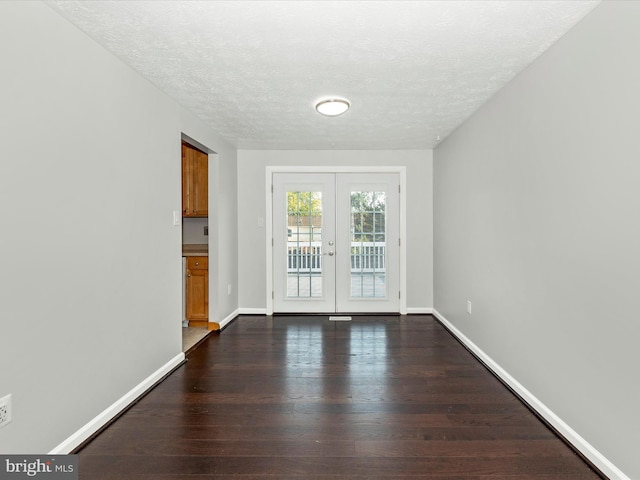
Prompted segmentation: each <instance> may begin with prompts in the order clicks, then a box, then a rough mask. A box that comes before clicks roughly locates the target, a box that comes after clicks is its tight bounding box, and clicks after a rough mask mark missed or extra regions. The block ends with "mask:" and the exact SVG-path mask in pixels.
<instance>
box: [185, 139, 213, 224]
mask: <svg viewBox="0 0 640 480" xmlns="http://www.w3.org/2000/svg"><path fill="white" fill-rule="evenodd" d="M182 216H183V217H207V216H209V156H208V155H207V154H206V153H204V152H201V151H200V150H198V149H197V148H194V147H192V146H191V145H188V144H186V143H183V144H182Z"/></svg>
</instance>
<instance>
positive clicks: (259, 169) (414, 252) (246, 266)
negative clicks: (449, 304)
mask: <svg viewBox="0 0 640 480" xmlns="http://www.w3.org/2000/svg"><path fill="white" fill-rule="evenodd" d="M303 165H304V166H343V167H344V166H357V167H360V166H405V167H406V168H407V239H406V248H407V259H408V260H407V292H406V294H407V307H408V308H409V310H410V311H417V310H421V309H428V308H431V307H432V306H433V296H432V290H433V258H432V237H433V232H432V211H433V206H432V151H431V150H399V151H382V150H370V151H333V150H305V151H294V150H286V151H284V150H239V151H238V232H239V234H238V244H239V263H238V270H239V276H240V278H239V281H240V298H239V300H238V301H239V304H240V307H241V308H242V309H255V311H261V310H264V309H265V308H266V297H267V293H266V256H265V255H266V251H265V247H266V229H265V227H260V226H258V218H263V219H264V218H266V205H265V169H266V167H267V166H303Z"/></svg>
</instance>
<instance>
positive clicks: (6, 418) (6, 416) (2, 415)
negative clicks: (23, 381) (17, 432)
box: [0, 394, 13, 428]
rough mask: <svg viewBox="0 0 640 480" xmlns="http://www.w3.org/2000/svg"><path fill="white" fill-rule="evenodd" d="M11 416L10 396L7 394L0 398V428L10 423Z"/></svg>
mask: <svg viewBox="0 0 640 480" xmlns="http://www.w3.org/2000/svg"><path fill="white" fill-rule="evenodd" d="M12 416H13V411H12V408H11V394H9V395H6V396H4V397H2V398H0V428H2V427H4V426H5V425H7V424H8V423H9V422H11V419H12Z"/></svg>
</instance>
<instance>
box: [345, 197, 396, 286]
mask: <svg viewBox="0 0 640 480" xmlns="http://www.w3.org/2000/svg"><path fill="white" fill-rule="evenodd" d="M386 206H387V194H386V192H376V191H357V192H353V191H352V192H351V228H350V231H351V245H350V252H351V259H350V260H351V297H352V298H384V297H386V296H387V287H386V227H385V225H386Z"/></svg>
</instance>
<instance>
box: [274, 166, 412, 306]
mask: <svg viewBox="0 0 640 480" xmlns="http://www.w3.org/2000/svg"><path fill="white" fill-rule="evenodd" d="M274 173H397V174H399V176H400V292H401V296H400V313H401V314H402V315H406V313H407V293H406V292H407V255H406V243H407V202H406V192H407V188H406V187H407V169H406V167H402V166H399V167H346V166H335V167H331V166H327V167H321V166H315V167H314V166H267V167H266V171H265V193H266V196H265V206H266V221H265V227H266V239H265V240H266V252H267V254H266V262H267V265H266V271H267V279H266V280H267V281H266V285H267V291H266V298H267V315H273V201H272V199H273V192H272V185H273V174H274Z"/></svg>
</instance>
